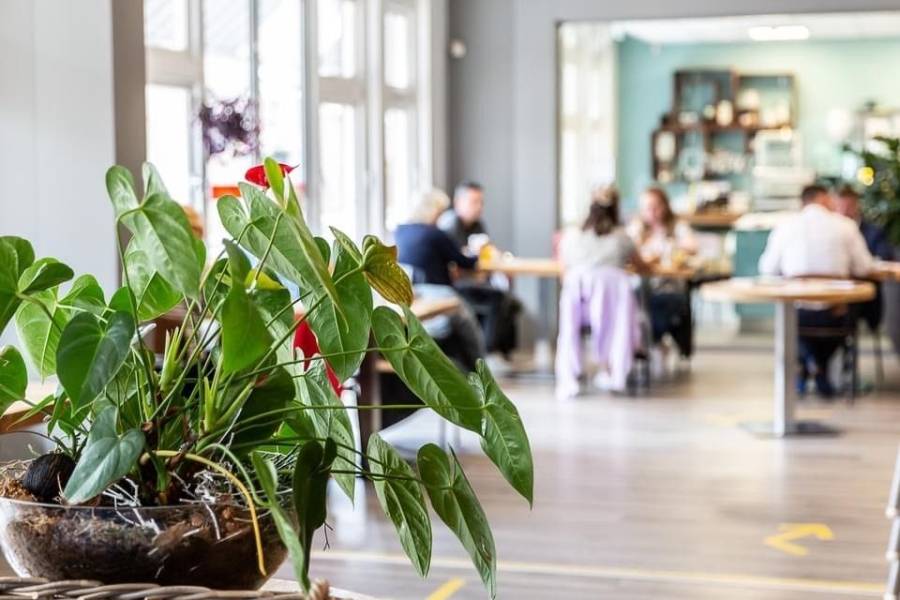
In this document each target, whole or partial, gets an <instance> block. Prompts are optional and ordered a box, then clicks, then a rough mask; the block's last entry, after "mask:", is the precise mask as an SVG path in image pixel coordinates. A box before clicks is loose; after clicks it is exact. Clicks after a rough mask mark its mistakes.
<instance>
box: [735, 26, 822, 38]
mask: <svg viewBox="0 0 900 600" xmlns="http://www.w3.org/2000/svg"><path fill="white" fill-rule="evenodd" d="M747 35H749V36H750V39H751V40H753V41H755V42H787V41H794V40H806V39H809V27H807V26H806V25H760V26H758V27H751V28H749V29H748V30H747Z"/></svg>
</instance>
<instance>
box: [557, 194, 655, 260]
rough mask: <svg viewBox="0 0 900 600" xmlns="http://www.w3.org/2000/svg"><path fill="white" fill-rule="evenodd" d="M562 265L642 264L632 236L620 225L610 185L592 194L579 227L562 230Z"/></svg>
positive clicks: (616, 200)
mask: <svg viewBox="0 0 900 600" xmlns="http://www.w3.org/2000/svg"><path fill="white" fill-rule="evenodd" d="M559 258H560V261H561V262H562V264H563V267H564V268H565V269H566V270H567V271H568V270H569V269H575V268H581V267H614V268H617V269H624V268H625V267H627V266H628V265H634V266H636V267H644V266H645V265H644V261H643V260H641V257H640V254H638V251H637V247H636V246H635V244H634V242H633V241H632V239H631V238H630V237H629V236H628V234H626V233H625V232H624V231H623V230H622V229H621V228H620V227H619V193H618V191H617V190H616V189H615V188H612V187H609V188H606V189H603V190H601V191H599V192H598V193H596V194H594V196H593V201H592V202H591V207H590V209H589V210H588V216H587V218H586V219H585V221H584V224H583V225H582V226H581V227H580V228H575V227H572V228H569V229H566V230H565V231H564V232H563V235H562V239H561V240H560V242H559Z"/></svg>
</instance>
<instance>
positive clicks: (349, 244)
mask: <svg viewBox="0 0 900 600" xmlns="http://www.w3.org/2000/svg"><path fill="white" fill-rule="evenodd" d="M331 234H332V235H334V240H335V241H336V242H337V243H338V245H339V246H340V247H341V248H343V250H344V251H345V252H347V254H349V255H350V258H352V259H353V262H355V263H356V264H357V265H362V262H363V256H362V252H360V251H359V248H357V247H356V244H354V243H353V240H351V239H350V236H349V235H347V234H346V233H344V232H343V231H341V230H340V229H338V228H337V227H331Z"/></svg>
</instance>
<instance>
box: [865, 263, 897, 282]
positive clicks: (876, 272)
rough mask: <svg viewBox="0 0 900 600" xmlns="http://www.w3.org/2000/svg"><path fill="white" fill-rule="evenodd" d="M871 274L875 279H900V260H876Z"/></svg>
mask: <svg viewBox="0 0 900 600" xmlns="http://www.w3.org/2000/svg"><path fill="white" fill-rule="evenodd" d="M869 276H870V277H871V278H872V279H873V280H875V281H900V262H897V261H889V260H876V261H875V266H874V268H873V269H872V271H871V272H870V273H869Z"/></svg>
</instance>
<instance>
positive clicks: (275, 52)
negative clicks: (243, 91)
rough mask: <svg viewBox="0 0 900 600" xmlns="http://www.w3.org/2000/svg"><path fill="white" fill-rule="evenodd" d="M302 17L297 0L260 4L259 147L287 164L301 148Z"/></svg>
mask: <svg viewBox="0 0 900 600" xmlns="http://www.w3.org/2000/svg"><path fill="white" fill-rule="evenodd" d="M301 18H302V17H301V13H300V3H299V2H297V0H261V1H260V3H259V37H258V39H259V42H258V44H257V57H258V60H259V117H260V150H261V153H262V154H263V156H272V157H274V158H275V159H276V160H278V161H279V162H283V163H287V164H290V165H296V164H299V163H300V159H301V156H302V154H301V151H302V147H303V146H302V142H303V118H302V116H303V93H302V77H303V68H302V64H301V61H300V58H301V52H302V37H301ZM297 175H299V173H297ZM295 183H298V182H295Z"/></svg>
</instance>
